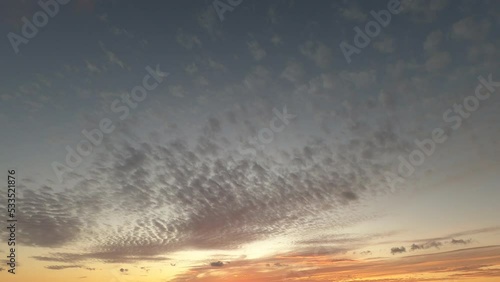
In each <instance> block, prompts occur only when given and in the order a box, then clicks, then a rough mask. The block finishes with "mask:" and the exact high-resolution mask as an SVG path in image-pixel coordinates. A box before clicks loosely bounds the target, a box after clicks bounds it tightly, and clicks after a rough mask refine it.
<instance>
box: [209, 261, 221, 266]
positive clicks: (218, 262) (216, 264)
mask: <svg viewBox="0 0 500 282" xmlns="http://www.w3.org/2000/svg"><path fill="white" fill-rule="evenodd" d="M210 265H211V266H215V267H221V266H224V263H223V262H222V261H216V262H211V263H210Z"/></svg>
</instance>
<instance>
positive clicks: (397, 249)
mask: <svg viewBox="0 0 500 282" xmlns="http://www.w3.org/2000/svg"><path fill="white" fill-rule="evenodd" d="M405 252H406V248H405V247H394V248H391V254H393V255H394V254H401V253H405Z"/></svg>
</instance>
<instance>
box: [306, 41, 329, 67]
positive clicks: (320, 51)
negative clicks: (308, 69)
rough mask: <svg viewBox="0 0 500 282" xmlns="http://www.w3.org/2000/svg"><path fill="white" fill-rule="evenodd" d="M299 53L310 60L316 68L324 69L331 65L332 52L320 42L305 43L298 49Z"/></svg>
mask: <svg viewBox="0 0 500 282" xmlns="http://www.w3.org/2000/svg"><path fill="white" fill-rule="evenodd" d="M299 50H300V53H302V55H304V56H306V57H307V58H309V59H310V60H312V61H313V62H314V63H315V64H316V65H317V66H318V67H321V68H326V67H329V66H330V65H331V64H332V61H333V54H332V50H331V49H330V48H329V47H327V46H326V45H325V44H324V43H322V42H320V41H310V40H309V41H307V42H305V43H304V44H302V45H301V46H300V47H299Z"/></svg>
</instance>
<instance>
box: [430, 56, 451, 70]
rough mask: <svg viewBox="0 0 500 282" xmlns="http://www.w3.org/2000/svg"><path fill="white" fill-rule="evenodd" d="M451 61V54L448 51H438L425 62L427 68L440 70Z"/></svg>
mask: <svg viewBox="0 0 500 282" xmlns="http://www.w3.org/2000/svg"><path fill="white" fill-rule="evenodd" d="M450 63H451V55H450V53H448V52H436V53H434V54H432V55H431V57H430V58H429V59H427V61H426V62H425V69H426V70H427V71H429V72H434V71H439V70H441V69H443V68H445V67H446V66H448V65H449V64H450Z"/></svg>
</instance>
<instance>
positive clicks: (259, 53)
mask: <svg viewBox="0 0 500 282" xmlns="http://www.w3.org/2000/svg"><path fill="white" fill-rule="evenodd" d="M247 46H248V50H249V51H250V54H252V56H253V58H254V59H255V60H256V61H260V60H262V59H264V58H265V57H266V55H267V53H266V50H264V48H262V47H261V46H260V44H259V42H257V40H252V41H249V42H247Z"/></svg>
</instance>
